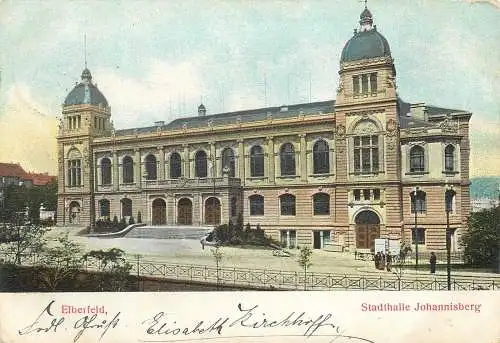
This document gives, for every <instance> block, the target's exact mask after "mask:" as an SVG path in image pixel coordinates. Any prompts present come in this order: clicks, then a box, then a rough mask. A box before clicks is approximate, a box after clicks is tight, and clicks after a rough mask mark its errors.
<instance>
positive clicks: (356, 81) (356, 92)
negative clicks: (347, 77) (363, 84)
mask: <svg viewBox="0 0 500 343" xmlns="http://www.w3.org/2000/svg"><path fill="white" fill-rule="evenodd" d="M352 89H353V92H354V95H359V76H357V75H356V76H353V77H352Z"/></svg>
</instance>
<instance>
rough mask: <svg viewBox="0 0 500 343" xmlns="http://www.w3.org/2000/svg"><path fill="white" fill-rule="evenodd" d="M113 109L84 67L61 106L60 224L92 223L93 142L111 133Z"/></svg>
mask: <svg viewBox="0 0 500 343" xmlns="http://www.w3.org/2000/svg"><path fill="white" fill-rule="evenodd" d="M110 120H111V109H110V107H109V105H108V101H107V100H106V98H105V97H104V95H103V94H102V93H101V91H100V90H99V89H98V88H97V85H95V84H94V83H93V82H92V74H91V73H90V70H89V69H88V68H87V66H86V65H85V69H83V72H82V75H81V80H80V82H78V83H76V85H75V87H74V88H73V89H72V90H71V92H69V94H68V95H67V96H66V98H65V100H64V103H63V104H62V118H61V119H60V122H59V133H58V136H57V147H58V152H57V153H58V174H59V177H58V187H59V192H58V193H59V195H58V207H57V211H58V213H57V222H58V224H60V225H75V226H89V225H91V223H93V218H94V216H93V206H92V204H93V192H94V187H93V185H94V163H93V157H92V156H93V151H92V142H93V139H94V138H95V137H99V136H108V135H110V134H111V130H112V127H111V126H112V125H111V121H110Z"/></svg>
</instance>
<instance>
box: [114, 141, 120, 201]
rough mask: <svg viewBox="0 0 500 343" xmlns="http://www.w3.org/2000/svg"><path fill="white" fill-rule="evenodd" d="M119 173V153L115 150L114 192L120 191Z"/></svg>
mask: <svg viewBox="0 0 500 343" xmlns="http://www.w3.org/2000/svg"><path fill="white" fill-rule="evenodd" d="M118 181H119V173H118V153H117V151H116V150H113V191H115V192H116V191H117V190H118V187H119V186H118V185H119V182H118Z"/></svg>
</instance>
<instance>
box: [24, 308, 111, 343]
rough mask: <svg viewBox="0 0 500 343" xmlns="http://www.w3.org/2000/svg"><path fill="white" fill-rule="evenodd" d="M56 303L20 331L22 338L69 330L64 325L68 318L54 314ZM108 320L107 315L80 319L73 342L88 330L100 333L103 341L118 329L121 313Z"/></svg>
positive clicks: (77, 322) (75, 326)
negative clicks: (23, 336)
mask: <svg viewBox="0 0 500 343" xmlns="http://www.w3.org/2000/svg"><path fill="white" fill-rule="evenodd" d="M54 303H55V300H52V301H50V302H49V304H48V305H47V306H46V307H45V308H44V309H43V310H42V312H40V314H39V315H38V317H36V319H35V320H34V321H33V322H32V323H31V324H29V325H28V326H26V327H24V328H22V329H20V330H18V334H19V335H21V336H22V335H28V334H40V333H42V334H43V333H48V332H57V329H60V330H62V329H63V328H64V329H67V327H66V326H65V325H64V323H67V322H69V320H68V319H67V317H63V316H61V317H59V316H56V315H55V314H54V311H53V305H54ZM107 318H108V317H107V316H106V315H98V314H93V315H90V316H89V315H86V316H83V317H81V318H78V319H77V320H76V321H74V322H73V324H72V329H73V330H75V331H76V334H75V336H74V338H73V342H77V341H78V340H79V339H80V337H82V335H83V334H84V333H85V332H86V331H87V330H89V331H97V332H98V331H100V332H101V334H100V336H99V340H101V339H102V338H103V337H104V335H105V334H106V333H107V332H108V330H109V329H111V328H112V329H114V328H116V326H117V325H118V323H119V322H120V312H117V313H116V314H115V315H114V317H113V318H112V319H111V320H108V319H107ZM70 325H71V324H70Z"/></svg>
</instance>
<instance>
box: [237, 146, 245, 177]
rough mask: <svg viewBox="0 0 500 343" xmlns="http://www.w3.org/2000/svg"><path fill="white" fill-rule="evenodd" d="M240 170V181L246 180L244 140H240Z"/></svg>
mask: <svg viewBox="0 0 500 343" xmlns="http://www.w3.org/2000/svg"><path fill="white" fill-rule="evenodd" d="M238 169H239V175H240V179H241V180H244V179H245V146H244V145H243V139H239V140H238Z"/></svg>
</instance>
